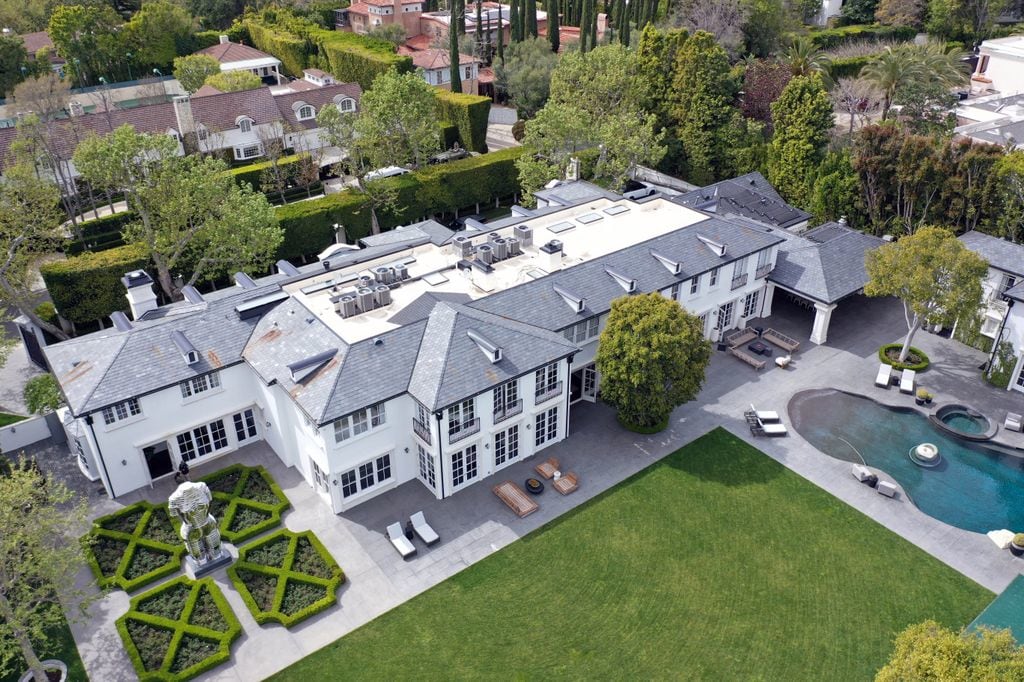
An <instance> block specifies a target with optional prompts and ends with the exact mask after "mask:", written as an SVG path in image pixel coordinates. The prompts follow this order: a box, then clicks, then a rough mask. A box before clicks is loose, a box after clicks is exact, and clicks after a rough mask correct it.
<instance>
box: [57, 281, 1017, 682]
mask: <svg viewBox="0 0 1024 682" xmlns="http://www.w3.org/2000/svg"><path fill="white" fill-rule="evenodd" d="M770 323H771V325H772V326H774V327H775V328H777V329H779V330H780V331H782V332H783V333H786V334H788V335H790V336H795V337H797V338H800V339H806V337H807V333H808V332H809V330H810V325H811V314H810V313H807V312H806V311H802V310H800V309H797V308H795V307H788V308H787V306H785V305H783V304H780V305H779V306H778V308H777V311H776V315H775V316H773V317H772V318H771V321H770ZM902 325H903V317H902V311H901V310H900V308H899V306H898V305H896V304H895V303H894V302H892V301H872V300H868V299H853V300H852V301H850V302H847V303H844V305H843V306H841V307H840V309H839V310H838V311H837V313H836V314H835V315H834V317H833V322H832V329H831V332H830V343H829V345H825V346H815V345H813V344H810V343H808V342H806V341H805V342H804V346H803V347H801V349H800V351H799V352H798V353H796V354H795V361H794V363H793V365H792V366H791V368H790V369H788V370H782V369H778V368H776V367H774V366H770V368H768V369H765V370H763V371H761V372H756V371H755V370H754V369H752V368H750V367H748V366H747V365H745V364H742V363H740V362H739V361H738V360H736V359H735V358H732V357H731V356H729V355H727V354H725V353H722V352H717V351H716V352H715V353H714V354H713V357H712V360H711V364H710V366H709V368H708V379H707V382H706V385H705V388H704V390H703V391H702V392H701V395H700V397H699V399H698V400H697V401H694V402H693V403H690V404H687V405H684V406H682V407H680V408H679V409H677V410H676V411H675V413H674V414H673V416H672V420H671V422H670V426H669V428H668V429H666V430H665V431H664V432H662V433H659V434H656V435H653V436H639V435H636V434H632V433H629V432H626V431H624V430H622V429H621V428H619V427H618V426H617V424H616V422H615V419H614V415H613V414H612V412H611V410H609V409H608V408H607V407H605V406H603V405H590V404H581V405H578V406H575V407H574V408H573V412H572V415H571V424H570V430H571V438H569V439H567V440H566V441H563V442H561V443H559V444H557V445H555V446H553V447H552V448H550V449H548V450H545V451H544V453H543V457H544V458H546V457H549V456H555V457H558V458H559V459H560V460H561V461H562V468H563V470H573V471H576V472H577V473H578V474H579V476H580V489H579V491H578V492H576V493H574V494H572V495H570V496H567V497H561V496H559V495H556V494H554V492H553V491H546V492H545V493H544V494H543V495H541V496H540V498H538V500H539V502H540V505H541V508H540V510H539V511H538V512H537V513H535V514H533V515H531V516H529V517H527V518H525V519H519V518H517V517H516V516H515V515H514V514H512V512H511V511H510V510H509V509H507V508H506V507H505V506H504V505H503V504H502V503H501V502H500V501H499V500H498V499H497V498H496V497H495V496H494V495H493V494H492V493H491V491H490V489H491V487H492V486H493V485H494V484H496V483H498V482H500V481H503V480H506V479H509V480H514V481H517V482H521V481H522V480H523V479H524V478H526V477H527V476H529V475H531V473H532V467H533V465H534V464H536V463H537V459H538V458H534V459H533V460H529V461H524V462H519V463H517V464H514V465H512V466H511V467H509V468H507V469H505V470H502V471H501V472H499V473H498V474H496V475H495V476H492V477H490V478H488V479H486V480H483V481H480V482H479V483H477V484H476V485H473V486H470V487H469V488H467V489H466V490H463V491H461V492H459V493H458V494H456V495H455V496H453V497H452V498H449V499H447V500H444V501H437V500H435V499H434V498H433V497H432V495H431V494H430V493H428V491H427V490H426V489H425V488H424V487H423V486H422V485H421V484H420V483H418V482H417V481H412V482H409V483H405V484H403V485H401V486H398V487H397V488H395V489H393V490H391V491H389V492H388V493H385V494H383V495H380V496H378V497H376V498H374V499H373V500H370V501H368V502H366V503H364V504H362V505H360V506H359V507H357V508H356V509H354V510H352V511H350V512H346V513H345V514H343V515H339V516H335V515H333V514H332V513H331V512H330V510H329V508H328V507H327V505H326V504H325V503H323V502H322V501H321V500H319V499H318V497H317V493H315V492H314V491H313V490H312V489H311V488H310V487H309V486H308V485H307V484H306V483H305V482H304V481H303V480H302V478H301V477H300V476H299V474H298V473H297V472H296V471H295V470H294V469H289V468H286V467H285V466H284V465H283V464H282V463H281V461H280V460H279V459H278V458H277V456H276V455H274V454H273V453H272V452H271V451H270V449H269V448H268V447H267V446H266V445H265V444H262V443H260V444H257V445H254V446H250V447H247V448H245V449H243V450H241V451H239V452H237V453H233V454H232V455H230V456H228V457H226V458H223V459H221V460H218V461H215V462H213V463H211V464H210V465H208V466H209V468H210V469H211V470H212V469H216V468H220V467H222V466H225V465H226V464H228V463H230V462H233V461H245V462H247V463H250V464H256V463H261V464H263V465H264V466H266V467H267V468H268V469H269V470H270V471H271V473H272V474H273V475H274V476H275V478H276V479H277V481H278V482H279V483H280V484H281V485H282V488H283V489H284V491H285V493H286V494H287V495H288V497H289V499H290V500H291V502H292V505H293V510H292V511H291V512H289V513H288V514H287V515H286V517H285V525H286V526H287V527H288V528H291V529H293V530H305V529H312V530H313V531H314V532H315V533H316V534H317V535H318V536H319V537H320V539H321V540H322V541H323V542H324V544H325V545H326V546H327V548H328V549H329V550H330V552H331V553H332V554H333V556H334V557H335V559H337V561H338V563H339V564H340V565H341V566H342V568H343V569H344V570H345V573H346V575H347V577H348V581H347V582H346V584H345V585H344V586H343V588H342V590H341V593H340V599H339V602H340V603H339V607H338V608H335V609H330V610H328V611H326V612H325V613H323V614H320V615H318V616H316V617H314V618H313V619H311V620H309V621H306V622H305V623H302V624H300V625H299V626H297V627H295V628H293V629H292V630H286V629H284V628H282V627H280V626H276V625H271V626H263V627H258V626H256V624H255V622H254V621H252V619H251V618H250V617H249V616H248V615H247V612H246V611H245V609H244V606H243V605H242V603H241V600H240V599H239V598H238V597H237V595H236V594H235V593H234V589H233V588H232V587H231V586H230V584H229V582H228V580H227V578H226V575H225V571H224V569H221V570H219V571H217V572H215V573H214V574H213V575H214V578H215V580H217V582H218V583H220V584H221V586H222V587H223V588H224V591H225V593H227V594H228V595H229V596H228V599H229V601H230V602H231V605H232V608H234V609H235V611H236V613H238V615H239V617H240V619H241V621H242V623H243V626H244V629H245V634H244V636H243V638H242V639H241V640H240V641H239V642H238V643H236V644H235V645H234V647H233V651H234V657H233V663H232V664H231V665H229V666H225V667H222V668H218V669H217V670H214V671H211V672H210V673H207V674H206V675H204V676H202V677H201V678H200V679H207V680H231V681H232V682H234V681H242V680H244V681H246V682H249V681H250V680H257V679H261V678H263V677H266V676H267V675H270V674H272V673H274V672H276V671H278V670H280V669H282V668H284V667H286V666H287V665H289V664H290V663H293V662H294V661H296V660H298V659H300V658H302V657H304V656H306V655H308V654H309V653H311V652H312V651H314V650H316V649H318V648H320V647H322V646H324V645H326V644H328V643H330V642H332V641H334V640H336V639H337V638H339V637H341V636H342V635H344V634H346V633H348V632H350V631H351V630H353V629H355V628H357V627H359V626H360V625H363V624H365V623H366V622H368V621H370V620H371V619H373V618H375V617H376V616H378V615H380V614H382V613H384V612H385V611H387V610H389V609H391V608H393V607H395V606H397V605H399V604H401V603H402V602H404V601H406V600H408V599H409V598H411V597H412V596H414V595H416V594H418V593H420V592H422V591H423V590H426V589H428V588H430V587H431V586H433V585H436V584H437V583H439V582H441V581H442V580H444V579H446V578H448V577H450V576H452V575H454V574H455V573H457V572H458V571H460V570H462V569H463V568H465V567H467V566H469V565H471V564H472V563H474V562H476V561H479V560H480V559H482V558H484V557H485V556H487V555H489V554H491V553H493V552H495V551H497V550H499V549H501V548H502V547H504V546H506V545H508V544H509V543H511V542H513V541H515V540H516V539H518V538H520V537H522V536H523V535H525V534H527V533H529V532H530V531H532V530H535V529H536V528H538V527H540V526H542V525H543V524H545V523H547V522H549V521H551V520H553V519H556V518H557V517H559V516H560V515H561V514H563V513H564V512H566V511H567V510H569V509H570V508H572V507H574V506H576V505H578V504H581V503H583V502H585V501H586V500H587V499H590V498H592V497H594V496H596V495H598V494H600V493H601V492H602V491H604V490H606V489H608V488H610V487H612V486H614V485H616V484H618V483H619V482H621V481H622V480H624V479H625V478H627V477H628V476H630V475H632V474H634V473H636V472H638V471H640V470H642V469H643V468H645V467H647V466H649V465H650V464H652V463H653V462H655V461H657V460H658V459H660V458H661V457H664V456H665V455H667V454H669V453H670V452H673V451H674V450H676V449H678V448H679V447H681V446H682V445H684V444H686V443H688V442H690V441H691V440H693V439H694V438H697V437H698V436H700V435H702V434H703V433H705V432H707V431H708V430H710V429H712V428H715V427H716V426H724V427H725V428H727V429H729V430H730V431H732V432H733V433H735V434H736V435H738V436H740V437H742V438H744V439H745V440H748V441H750V442H751V443H752V444H754V445H755V446H756V447H758V448H759V449H761V450H762V451H764V452H766V453H767V454H768V455H769V456H770V457H772V458H774V459H776V460H778V461H779V462H781V463H783V464H784V465H786V466H787V467H789V468H790V469H792V470H793V471H795V472H797V473H798V474H800V475H801V476H804V477H805V478H807V479H808V480H810V481H812V482H814V483H815V484H816V485H818V486H820V487H822V488H824V489H825V490H828V491H829V492H830V493H832V494H833V495H835V496H836V497H838V498H839V499H842V500H844V501H845V502H847V503H849V504H851V505H852V506H854V507H856V508H857V509H859V510H861V511H862V512H864V513H865V514H867V515H868V516H870V517H872V518H874V519H875V520H876V521H878V522H879V523H881V524H882V525H884V526H886V527H888V528H890V529H892V530H893V531H895V532H897V533H899V534H900V535H902V536H903V537H905V538H907V539H908V540H909V541H910V542H913V543H914V544H916V545H918V546H919V547H921V548H923V549H924V550H926V551H927V552H929V553H930V554H932V555H934V556H936V557H938V558H939V559H941V560H942V561H944V562H945V563H947V564H948V565H950V566H952V567H954V568H955V569H957V570H959V571H961V572H962V573H964V574H965V575H967V576H969V577H970V578H972V579H974V580H976V581H977V582H979V583H980V584H982V585H984V586H985V587H987V588H988V589H990V590H993V591H1001V590H1002V589H1003V588H1005V587H1006V585H1007V584H1009V583H1010V581H1011V580H1012V579H1013V578H1015V577H1016V576H1017V575H1019V574H1020V573H1021V572H1022V570H1024V561H1019V560H1015V559H1013V558H1012V557H1011V556H1010V555H1009V553H1008V552H1005V551H1000V550H998V549H997V548H996V547H995V546H994V545H993V544H992V543H991V542H990V541H989V540H988V539H987V538H985V536H983V535H979V534H976V533H970V532H967V531H963V530H959V529H956V528H952V527H950V526H947V525H945V524H943V523H941V522H939V521H937V520H935V519H933V518H932V517H930V516H927V515H925V514H923V513H921V512H920V511H918V510H917V509H916V508H915V507H914V506H913V505H912V504H911V503H909V502H908V501H906V498H903V497H901V498H899V499H896V500H890V499H887V498H883V497H882V496H880V495H878V494H876V493H875V492H874V491H873V490H872V489H870V488H867V487H866V486H863V485H861V484H859V483H857V482H856V481H855V480H854V479H853V477H852V476H851V475H850V469H849V464H847V463H845V462H840V461H838V460H835V459H832V458H831V457H829V456H827V455H824V454H822V453H821V452H819V451H817V450H816V449H815V448H814V447H813V446H811V445H810V444H809V443H807V442H806V441H805V440H804V439H803V438H801V437H800V436H799V435H798V434H796V433H795V432H794V431H793V430H792V429H791V431H790V436H789V437H788V438H779V439H770V440H769V439H754V438H752V437H751V436H750V433H749V431H748V429H747V427H746V425H745V423H744V421H743V410H744V409H745V407H746V405H747V404H748V403H750V402H754V403H756V404H757V406H758V407H759V408H760V409H774V410H778V411H780V412H784V411H785V408H786V405H787V404H788V402H789V399H790V398H791V397H792V396H793V395H794V394H795V393H797V392H798V391H801V390H805V389H808V388H817V387H836V388H843V389H846V390H850V391H854V392H858V393H867V394H870V395H872V397H878V396H877V395H875V394H874V393H872V384H873V380H874V376H875V370H876V369H877V358H876V356H875V352H876V350H877V348H878V346H879V345H880V344H881V343H883V342H884V341H889V340H893V338H894V337H896V336H898V335H899V331H898V330H900V329H902ZM915 345H920V346H922V347H923V348H924V349H925V350H926V351H927V352H929V353H930V354H931V356H932V358H933V360H934V361H935V366H934V369H932V370H929V372H928V373H926V374H925V375H923V378H922V381H925V379H924V377H927V382H929V383H930V382H934V385H935V386H936V389H937V392H939V391H941V392H942V393H947V394H949V395H954V394H959V393H960V392H961V390H963V391H968V390H973V389H970V388H969V387H971V386H973V385H974V384H976V383H977V379H976V378H975V377H976V372H972V371H970V369H969V368H971V367H976V366H977V364H979V363H978V362H976V360H977V356H978V355H979V354H978V353H977V352H975V351H972V350H971V349H966V348H965V347H964V346H962V345H961V344H959V343H957V342H954V341H948V340H944V339H939V338H938V337H934V336H931V335H927V334H925V335H923V336H922V338H921V339H920V342H919V343H918V342H916V343H915ZM971 363H973V364H971ZM958 387H959V388H958ZM982 388H983V389H984V388H986V387H982ZM880 392H882V391H880ZM883 393H887V397H889V398H890V399H892V400H894V401H898V400H902V399H904V398H906V399H907V400H910V398H909V397H907V396H900V395H899V394H898V393H896V392H893V391H889V392H883ZM982 394H984V395H982ZM981 397H985V398H986V399H993V400H999V401H1001V403H1000V404H1005V406H1007V407H1009V406H1011V405H1013V406H1015V407H1016V408H1019V409H1016V411H1018V412H1024V396H1022V395H1019V394H1013V395H1010V394H1006V393H1005V392H995V393H991V394H989V393H988V391H987V390H983V391H981V392H980V393H979V397H978V399H979V400H980V398H981ZM972 398H973V397H972ZM911 402H912V401H911ZM978 406H979V407H980V408H982V409H986V408H988V407H991V405H981V404H979V405H978ZM197 473H198V474H200V475H201V474H202V473H203V472H202V471H201V470H200V471H198V472H197ZM170 492H171V485H170V484H167V483H165V484H161V485H158V486H157V487H156V488H155V489H154V490H151V491H150V490H147V491H145V494H143V493H141V492H136V493H133V494H131V495H127V496H125V497H123V498H121V499H119V500H118V501H117V502H113V501H110V500H105V499H104V500H101V501H98V502H96V503H95V504H94V507H95V512H96V514H97V515H99V514H102V513H107V512H109V511H112V510H113V509H116V508H119V507H120V506H122V505H123V504H128V503H131V502H134V501H135V500H137V499H141V498H143V497H145V498H147V499H151V500H155V501H162V500H165V499H166V498H167V495H168V494H169V493H170ZM417 510H423V511H424V512H425V513H426V516H427V518H428V520H429V521H430V522H431V524H432V525H433V526H434V527H435V528H436V529H437V531H438V532H439V533H440V535H441V538H442V540H441V542H440V543H439V544H438V545H435V546H434V547H432V548H430V549H426V548H424V547H423V546H422V544H419V543H417V546H418V547H419V554H418V555H417V556H416V557H414V558H412V559H410V560H409V561H403V560H402V559H401V558H400V557H399V556H398V554H397V553H396V552H395V550H394V549H393V548H392V547H391V545H390V543H389V542H388V541H387V539H386V537H385V535H384V530H385V527H386V526H387V524H389V523H392V522H394V521H398V520H404V519H405V518H408V516H409V515H410V514H411V513H412V512H414V511H417ZM88 579H89V575H88V573H87V572H85V571H83V573H82V574H81V575H80V576H79V580H80V581H81V582H86V581H88ZM127 604H128V597H127V596H126V595H125V594H124V593H122V592H114V593H112V594H110V595H108V596H107V597H105V598H103V599H102V600H100V601H99V602H97V603H96V604H95V605H93V607H92V608H91V609H90V618H89V620H88V622H87V623H85V624H75V625H73V626H72V630H73V632H74V635H75V639H76V641H77V643H78V646H79V651H80V652H81V654H82V659H83V661H84V662H85V665H86V668H87V669H88V671H89V674H90V676H91V677H92V679H95V680H122V679H132V678H133V674H132V672H131V666H130V664H129V662H128V659H127V656H126V655H125V654H124V650H123V647H122V646H121V643H120V641H119V638H118V636H117V634H116V631H115V630H114V627H113V621H114V620H115V619H116V618H117V617H118V616H120V615H121V614H123V613H124V612H125V611H126V610H127Z"/></svg>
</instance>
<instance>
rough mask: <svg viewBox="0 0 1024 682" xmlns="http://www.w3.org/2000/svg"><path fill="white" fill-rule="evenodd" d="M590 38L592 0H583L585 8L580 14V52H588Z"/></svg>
mask: <svg viewBox="0 0 1024 682" xmlns="http://www.w3.org/2000/svg"><path fill="white" fill-rule="evenodd" d="M589 39H590V0H583V9H582V13H581V15H580V52H584V53H585V52H587V51H588V50H589V49H590V48H589V47H588V46H587V42H588V41H589Z"/></svg>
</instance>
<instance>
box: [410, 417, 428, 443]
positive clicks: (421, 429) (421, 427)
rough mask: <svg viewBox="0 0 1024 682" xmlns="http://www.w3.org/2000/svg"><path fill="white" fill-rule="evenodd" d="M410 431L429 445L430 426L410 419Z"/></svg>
mask: <svg viewBox="0 0 1024 682" xmlns="http://www.w3.org/2000/svg"><path fill="white" fill-rule="evenodd" d="M412 432H413V433H415V434H416V435H417V436H419V437H420V440H422V441H423V442H424V443H426V444H427V445H430V427H429V426H427V425H426V424H424V423H423V422H419V421H416V420H415V419H413V420H412Z"/></svg>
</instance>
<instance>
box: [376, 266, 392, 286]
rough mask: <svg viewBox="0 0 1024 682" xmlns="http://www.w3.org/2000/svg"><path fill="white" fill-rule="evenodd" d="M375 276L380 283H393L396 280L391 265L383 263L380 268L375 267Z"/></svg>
mask: <svg viewBox="0 0 1024 682" xmlns="http://www.w3.org/2000/svg"><path fill="white" fill-rule="evenodd" d="M373 278H374V279H375V280H377V282H378V283H379V284H391V282H392V281H393V280H394V273H393V272H392V270H391V268H390V267H388V266H387V265H382V266H380V267H379V268H374V269H373Z"/></svg>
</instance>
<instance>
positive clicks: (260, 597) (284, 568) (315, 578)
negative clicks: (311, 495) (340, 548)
mask: <svg viewBox="0 0 1024 682" xmlns="http://www.w3.org/2000/svg"><path fill="white" fill-rule="evenodd" d="M228 576H229V577H230V578H231V582H233V583H234V585H235V589H237V590H238V593H239V594H240V595H242V601H244V602H245V605H246V606H247V607H248V608H249V610H250V611H251V612H252V615H253V617H254V618H255V619H256V622H257V623H259V624H261V625H263V624H265V623H280V624H281V625H283V626H285V627H286V628H290V627H292V626H293V625H295V624H296V623H299V622H301V621H303V620H305V619H306V618H309V617H310V616H313V615H315V614H317V613H320V612H321V611H323V610H325V609H328V608H330V607H331V606H333V605H334V604H335V603H336V602H337V591H338V587H339V586H340V585H341V584H342V583H343V582H345V574H344V573H343V572H342V570H341V568H340V567H339V566H338V564H337V562H335V561H334V558H333V557H332V556H331V554H330V552H328V551H327V549H326V548H325V547H324V546H323V544H322V543H321V542H320V540H319V539H318V538H317V537H316V535H314V534H313V532H312V531H308V530H307V531H304V532H301V533H296V532H294V531H290V530H282V531H279V532H277V533H273V534H272V535H270V536H268V537H266V538H264V539H262V540H260V541H259V542H256V543H253V544H251V545H247V546H245V547H242V548H241V549H240V550H239V554H238V561H236V562H235V563H234V565H232V566H231V567H230V568H228Z"/></svg>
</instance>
